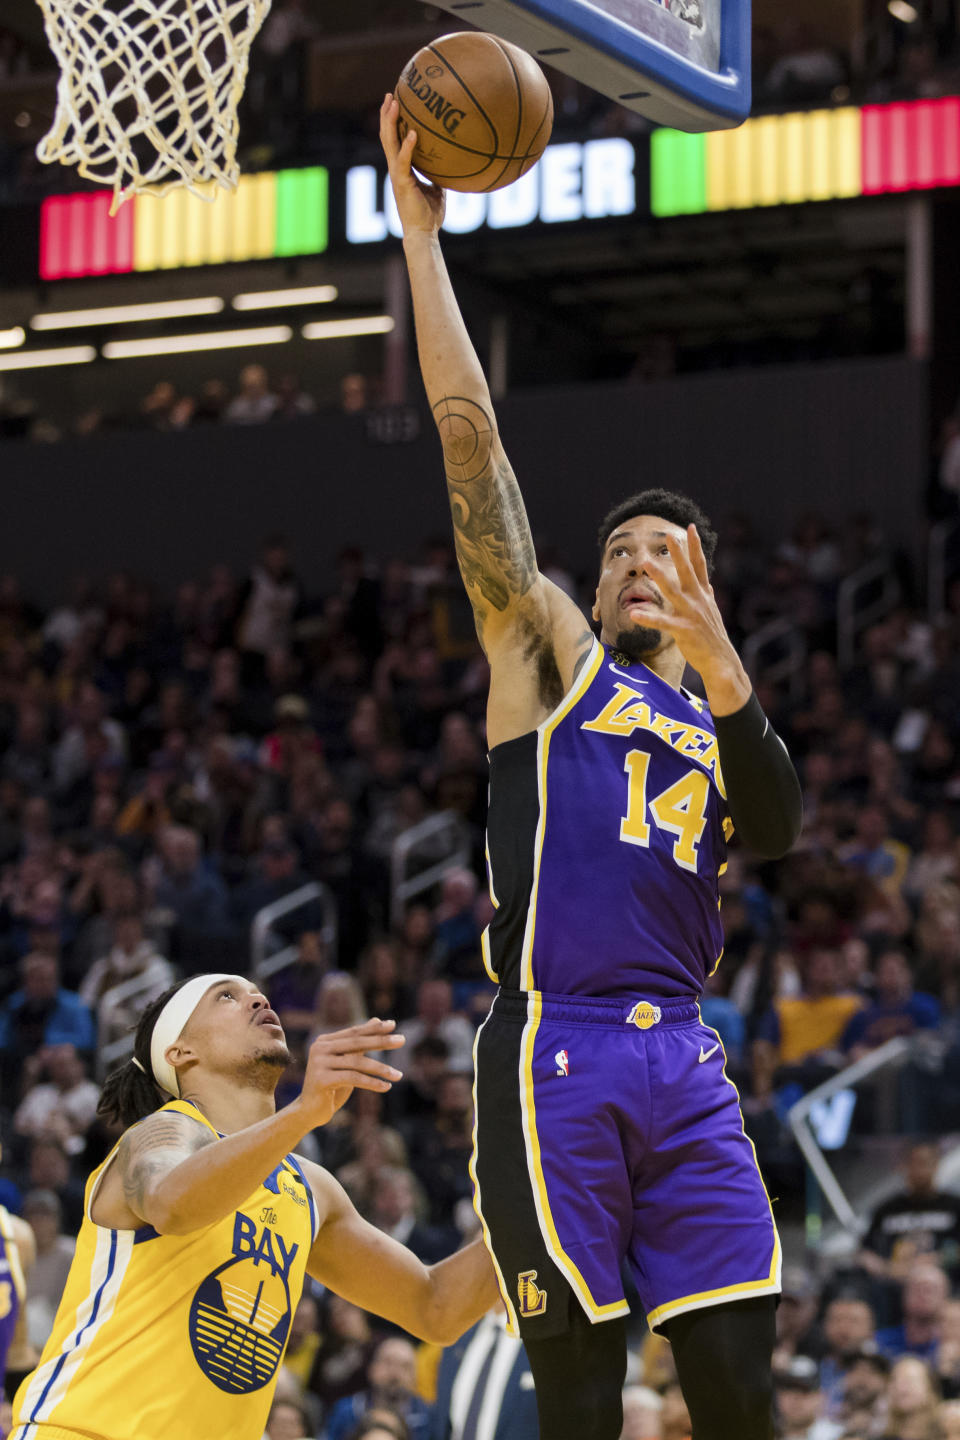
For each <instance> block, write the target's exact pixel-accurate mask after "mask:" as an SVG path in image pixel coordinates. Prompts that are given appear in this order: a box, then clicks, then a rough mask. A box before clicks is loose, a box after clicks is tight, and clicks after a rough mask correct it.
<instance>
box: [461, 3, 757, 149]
mask: <svg viewBox="0 0 960 1440" xmlns="http://www.w3.org/2000/svg"><path fill="white" fill-rule="evenodd" d="M437 3H438V4H439V5H440V6H441V8H442V9H444V10H448V11H449V12H450V13H451V15H456V16H457V17H458V18H459V19H462V20H468V21H469V22H470V24H471V25H476V26H477V27H478V28H479V29H481V30H489V31H491V32H492V33H493V34H494V35H499V36H501V37H502V38H503V39H504V40H512V41H513V42H514V43H515V44H517V45H520V46H522V47H523V49H524V50H527V51H528V52H529V53H530V54H531V55H535V56H537V58H538V59H540V60H543V61H545V62H546V63H547V64H548V65H553V66H555V67H556V68H557V69H558V70H562V71H564V73H565V74H567V75H572V76H573V77H574V79H576V80H581V81H582V82H583V83H584V84H585V85H589V86H591V88H592V89H594V90H598V91H599V92H600V93H601V94H602V95H608V96H609V97H610V99H611V100H617V101H619V103H620V104H621V105H625V106H627V108H628V109H630V110H636V111H638V112H639V113H640V114H641V115H646V116H647V117H648V118H649V119H650V120H653V121H655V122H656V123H657V124H658V125H670V126H673V127H674V128H675V129H677V130H688V131H696V130H718V129H724V128H727V127H729V126H733V125H739V124H740V122H741V121H742V120H745V119H746V117H747V115H748V113H749V110H750V0H437Z"/></svg>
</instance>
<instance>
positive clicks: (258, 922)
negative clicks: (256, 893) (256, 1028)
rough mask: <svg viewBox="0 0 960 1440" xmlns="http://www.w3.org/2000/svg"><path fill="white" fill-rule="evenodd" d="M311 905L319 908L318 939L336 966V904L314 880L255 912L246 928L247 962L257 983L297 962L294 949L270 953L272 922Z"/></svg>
mask: <svg viewBox="0 0 960 1440" xmlns="http://www.w3.org/2000/svg"><path fill="white" fill-rule="evenodd" d="M315 901H319V902H320V903H321V905H322V906H323V924H322V925H321V926H320V939H321V941H322V942H323V945H324V948H325V949H326V951H327V953H328V954H329V955H330V957H331V960H332V961H333V962H334V963H335V962H336V953H337V906H336V902H335V900H334V898H333V895H332V894H331V893H330V891H329V890H328V889H327V887H326V885H321V884H320V882H319V881H318V880H311V881H310V882H309V884H307V885H301V886H300V887H299V889H297V890H291V891H290V894H289V895H282V896H281V897H280V899H279V900H274V901H273V903H272V904H271V905H264V907H263V909H262V910H258V911H257V913H256V915H254V917H253V923H252V924H251V926H250V959H251V964H252V969H253V978H254V979H255V980H257V981H258V982H259V981H261V980H267V979H269V977H270V976H271V975H276V973H277V971H278V970H285V969H286V967H287V966H288V965H292V964H293V962H294V960H296V958H297V947H296V946H295V945H285V946H283V947H282V948H281V949H279V950H273V951H271V949H270V941H271V938H272V935H273V930H272V927H273V925H274V923H275V921H277V920H281V919H282V918H283V917H284V916H285V915H292V914H293V913H294V912H295V911H297V910H302V909H303V908H304V907H305V906H307V905H312V904H313V903H314V902H315Z"/></svg>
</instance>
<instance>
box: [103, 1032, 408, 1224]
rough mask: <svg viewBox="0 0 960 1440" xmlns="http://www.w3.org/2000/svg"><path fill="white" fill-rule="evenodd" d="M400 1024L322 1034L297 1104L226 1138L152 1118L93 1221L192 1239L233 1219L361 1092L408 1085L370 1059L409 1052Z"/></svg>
mask: <svg viewBox="0 0 960 1440" xmlns="http://www.w3.org/2000/svg"><path fill="white" fill-rule="evenodd" d="M393 1027H394V1022H393V1021H392V1020H368V1021H366V1023H365V1024H363V1025H356V1026H353V1027H352V1028H351V1029H349V1030H341V1031H337V1032H336V1033H335V1034H333V1035H324V1036H321V1038H320V1039H319V1040H315V1041H314V1043H313V1045H312V1046H311V1047H310V1056H309V1059H308V1061H307V1073H306V1076H305V1078H304V1083H303V1090H302V1091H301V1093H300V1095H299V1096H298V1098H297V1099H296V1100H294V1101H293V1102H292V1103H291V1104H289V1105H286V1106H284V1108H283V1109H282V1110H278V1111H277V1113H276V1114H275V1115H271V1116H269V1118H268V1119H266V1120H260V1121H259V1122H258V1123H257V1124H256V1125H248V1126H245V1127H244V1129H242V1130H238V1131H236V1132H235V1133H234V1134H233V1135H227V1136H224V1137H223V1138H222V1139H218V1137H217V1136H216V1135H215V1134H214V1133H213V1131H212V1130H209V1129H208V1128H207V1126H206V1125H203V1124H202V1123H201V1122H200V1121H199V1120H192V1119H191V1118H190V1117H189V1116H188V1115H183V1114H181V1113H180V1112H179V1111H176V1110H163V1111H159V1112H158V1113H157V1114H155V1115H149V1116H148V1117H147V1118H146V1119H145V1120H142V1121H141V1122H140V1124H139V1125H134V1126H132V1127H131V1128H130V1129H129V1130H128V1131H127V1132H126V1134H125V1135H124V1136H123V1139H122V1140H121V1142H120V1146H119V1149H118V1151H117V1157H116V1162H115V1164H114V1165H113V1166H111V1168H110V1169H109V1170H108V1171H107V1173H106V1176H105V1179H104V1184H103V1186H102V1187H101V1193H100V1194H98V1196H97V1198H96V1200H95V1202H94V1219H95V1220H96V1221H97V1223H98V1224H101V1225H107V1226H111V1227H112V1228H115V1229H121V1230H130V1229H137V1228H138V1227H139V1226H140V1225H142V1224H144V1222H146V1224H148V1225H152V1226H153V1228H154V1229H155V1230H157V1231H158V1232H159V1233H160V1234H161V1235H187V1234H189V1233H190V1232H191V1231H193V1230H200V1229H202V1228H203V1226H205V1225H211V1224H213V1222H214V1221H216V1220H221V1219H222V1218H223V1217H224V1215H229V1214H230V1212H231V1211H232V1210H236V1209H237V1207H238V1206H239V1205H242V1204H243V1203H244V1201H245V1200H247V1199H248V1197H249V1196H250V1193H251V1191H252V1190H253V1189H255V1188H256V1186H257V1185H258V1184H259V1182H260V1180H261V1179H262V1178H263V1176H264V1175H269V1173H270V1171H271V1170H273V1169H274V1167H275V1166H277V1165H279V1164H280V1161H281V1160H282V1159H283V1157H284V1156H285V1155H287V1154H289V1152H290V1151H291V1150H293V1149H295V1148H296V1146H297V1145H298V1143H299V1142H300V1141H301V1140H302V1139H303V1137H304V1135H305V1134H306V1133H307V1131H308V1130H312V1129H313V1128H314V1127H315V1126H317V1125H323V1124H326V1122H327V1121H328V1120H329V1119H330V1117H331V1116H332V1115H333V1114H334V1113H335V1112H336V1111H337V1110H339V1108H340V1106H341V1105H343V1104H344V1102H345V1101H346V1100H347V1098H348V1097H349V1095H350V1092H351V1090H352V1089H353V1088H354V1087H355V1086H357V1087H360V1088H361V1089H365V1090H379V1091H381V1092H383V1091H385V1090H389V1089H390V1085H391V1083H392V1082H393V1081H394V1080H399V1079H400V1072H399V1071H398V1070H394V1069H393V1067H392V1066H390V1065H385V1064H384V1063H383V1062H382V1061H380V1060H375V1059H373V1058H372V1057H371V1056H369V1055H367V1054H366V1053H365V1052H366V1051H367V1050H370V1049H376V1050H383V1049H393V1048H395V1047H396V1046H398V1045H402V1044H403V1040H402V1037H401V1036H399V1035H395V1034H393V1033H392V1031H393Z"/></svg>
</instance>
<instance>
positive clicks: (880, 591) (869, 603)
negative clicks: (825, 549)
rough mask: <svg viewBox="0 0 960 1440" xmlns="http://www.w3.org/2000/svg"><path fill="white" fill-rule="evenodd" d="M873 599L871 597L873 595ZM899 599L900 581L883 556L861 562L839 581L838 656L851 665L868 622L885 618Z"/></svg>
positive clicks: (844, 665) (844, 666)
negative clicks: (858, 566) (858, 567)
mask: <svg viewBox="0 0 960 1440" xmlns="http://www.w3.org/2000/svg"><path fill="white" fill-rule="evenodd" d="M871 595H872V596H873V598H872V599H871V598H869V597H870V596H871ZM899 601H900V581H899V580H898V579H897V577H896V575H895V574H894V572H893V570H892V568H891V566H890V562H889V561H888V560H886V559H884V558H883V557H882V556H880V557H878V558H877V559H876V560H870V561H868V562H867V564H866V565H861V566H860V569H859V570H855V571H854V572H853V574H852V575H848V576H847V578H846V579H845V580H842V581H841V582H840V588H839V590H838V591H837V659H838V660H839V662H840V665H841V667H843V668H846V667H847V666H849V665H852V664H853V662H854V660H855V659H856V654H857V640H858V638H859V636H860V634H861V633H862V631H864V630H865V629H866V628H867V626H868V625H873V624H875V623H876V621H878V620H882V619H883V617H884V616H885V615H889V613H890V611H891V610H892V609H893V608H894V606H895V605H897V604H898V603H899Z"/></svg>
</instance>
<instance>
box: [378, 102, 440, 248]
mask: <svg viewBox="0 0 960 1440" xmlns="http://www.w3.org/2000/svg"><path fill="white" fill-rule="evenodd" d="M399 121H400V106H399V105H398V104H397V102H396V100H395V99H394V97H393V96H392V95H389V94H388V95H385V96H384V97H383V104H382V105H381V106H380V144H381V145H382V146H383V153H384V155H386V157H387V168H388V170H389V171H390V184H391V185H392V186H393V194H394V198H395V199H396V202H397V211H398V213H399V215H400V223H401V225H402V226H403V233H404V235H410V234H412V233H413V232H414V231H417V230H420V231H423V232H425V233H426V234H428V235H433V234H436V232H437V231H438V230H439V229H440V226H441V225H442V224H443V213H444V208H445V200H444V194H443V191H442V190H441V189H440V187H439V186H438V185H431V184H430V183H429V182H428V181H426V180H420V179H418V178H417V176H416V175H415V174H414V173H413V168H412V160H413V152H414V150H415V148H416V144H417V132H416V130H408V131H407V132H406V134H405V135H404V137H403V139H402V140H401V138H400V129H399Z"/></svg>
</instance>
